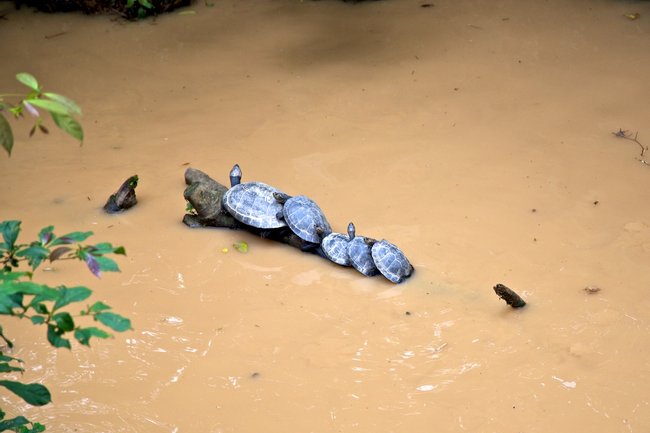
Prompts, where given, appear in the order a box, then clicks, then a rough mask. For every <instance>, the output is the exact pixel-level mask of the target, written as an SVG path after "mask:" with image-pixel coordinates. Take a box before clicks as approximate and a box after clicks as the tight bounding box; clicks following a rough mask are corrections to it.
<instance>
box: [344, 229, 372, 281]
mask: <svg viewBox="0 0 650 433" xmlns="http://www.w3.org/2000/svg"><path fill="white" fill-rule="evenodd" d="M348 233H349V235H350V241H349V242H348V256H349V257H350V263H351V264H352V266H353V267H354V269H356V270H357V271H359V272H361V273H362V274H363V275H365V276H366V277H372V276H373V275H377V274H378V273H379V270H378V269H377V267H376V266H375V262H373V260H372V255H371V253H370V249H371V248H372V245H373V244H374V243H375V242H377V240H375V239H372V238H367V237H365V236H356V229H355V227H354V224H352V223H350V225H349V226H348Z"/></svg>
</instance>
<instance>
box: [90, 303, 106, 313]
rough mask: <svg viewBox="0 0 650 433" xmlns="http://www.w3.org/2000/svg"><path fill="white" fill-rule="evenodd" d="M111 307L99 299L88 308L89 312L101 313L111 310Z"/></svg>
mask: <svg viewBox="0 0 650 433" xmlns="http://www.w3.org/2000/svg"><path fill="white" fill-rule="evenodd" d="M110 309H111V307H109V306H108V305H106V304H104V303H103V302H102V301H97V302H95V303H94V304H92V305H91V306H90V307H89V308H88V312H89V313H99V312H101V311H106V310H110Z"/></svg>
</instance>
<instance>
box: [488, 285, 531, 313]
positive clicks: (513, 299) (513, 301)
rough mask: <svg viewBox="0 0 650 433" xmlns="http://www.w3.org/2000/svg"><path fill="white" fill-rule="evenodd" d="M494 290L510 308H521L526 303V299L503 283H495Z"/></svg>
mask: <svg viewBox="0 0 650 433" xmlns="http://www.w3.org/2000/svg"><path fill="white" fill-rule="evenodd" d="M494 292H495V293H496V294H497V296H498V297H499V298H501V299H503V300H504V301H506V304H508V305H510V306H511V307H512V308H521V307H523V306H525V305H526V301H524V300H523V299H521V296H519V295H518V294H516V293H515V291H514V290H512V289H510V288H508V287H506V286H504V285H503V284H497V285H496V286H494Z"/></svg>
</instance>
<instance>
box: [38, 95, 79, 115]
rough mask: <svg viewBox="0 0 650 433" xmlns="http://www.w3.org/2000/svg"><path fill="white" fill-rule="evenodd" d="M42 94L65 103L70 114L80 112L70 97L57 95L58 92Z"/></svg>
mask: <svg viewBox="0 0 650 433" xmlns="http://www.w3.org/2000/svg"><path fill="white" fill-rule="evenodd" d="M43 96H45V97H47V98H50V99H52V100H53V101H56V102H60V103H61V104H63V105H65V106H66V108H67V109H68V112H69V113H70V114H81V108H79V106H78V105H77V104H76V102H74V101H73V100H72V99H70V98H68V97H65V96H63V95H59V94H58V93H52V92H45V93H43Z"/></svg>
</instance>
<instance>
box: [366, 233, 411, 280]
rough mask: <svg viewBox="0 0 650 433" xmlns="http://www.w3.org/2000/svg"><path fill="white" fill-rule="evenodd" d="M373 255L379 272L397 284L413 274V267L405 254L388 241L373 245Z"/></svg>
mask: <svg viewBox="0 0 650 433" xmlns="http://www.w3.org/2000/svg"><path fill="white" fill-rule="evenodd" d="M371 255H372V260H373V262H375V266H377V269H379V272H381V274H382V275H383V276H384V277H386V278H387V279H388V280H389V281H391V282H393V283H395V284H399V283H401V282H402V281H404V280H405V279H406V278H408V277H410V276H411V274H412V273H413V270H414V269H413V266H412V265H411V263H409V261H408V259H407V258H406V256H405V255H404V253H403V252H402V251H401V250H400V249H399V248H397V246H396V245H394V244H392V243H390V242H388V241H387V240H386V239H382V240H381V241H379V242H375V243H374V244H373V246H372V249H371Z"/></svg>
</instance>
